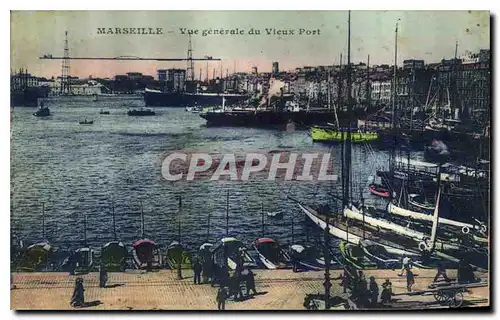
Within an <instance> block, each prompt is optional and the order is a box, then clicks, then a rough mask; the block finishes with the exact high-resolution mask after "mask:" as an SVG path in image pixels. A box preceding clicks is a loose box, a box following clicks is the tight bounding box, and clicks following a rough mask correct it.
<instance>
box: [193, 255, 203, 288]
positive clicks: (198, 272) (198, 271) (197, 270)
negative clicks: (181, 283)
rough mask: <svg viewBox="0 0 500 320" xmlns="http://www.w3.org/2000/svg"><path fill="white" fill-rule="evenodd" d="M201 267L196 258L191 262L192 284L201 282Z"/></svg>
mask: <svg viewBox="0 0 500 320" xmlns="http://www.w3.org/2000/svg"><path fill="white" fill-rule="evenodd" d="M202 269H203V267H202V265H201V263H200V262H199V261H198V260H195V262H194V263H193V273H194V276H193V278H194V284H201V271H202Z"/></svg>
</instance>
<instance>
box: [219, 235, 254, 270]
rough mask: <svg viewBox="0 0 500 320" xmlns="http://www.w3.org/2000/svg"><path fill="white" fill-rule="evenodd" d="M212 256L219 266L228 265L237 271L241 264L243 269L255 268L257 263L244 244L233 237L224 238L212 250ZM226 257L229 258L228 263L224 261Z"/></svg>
mask: <svg viewBox="0 0 500 320" xmlns="http://www.w3.org/2000/svg"><path fill="white" fill-rule="evenodd" d="M212 255H213V257H214V262H215V263H216V264H217V265H219V266H225V265H226V264H227V266H228V267H229V268H230V269H232V270H236V267H237V266H238V264H241V265H242V267H255V261H254V259H253V258H252V257H251V256H250V255H249V254H248V252H247V250H246V248H245V246H244V245H243V243H242V242H241V241H240V240H237V239H236V238H233V237H226V238H222V239H221V240H220V241H219V243H217V244H216V245H215V246H214V247H213V248H212ZM225 256H226V257H227V260H226V261H224V257H225Z"/></svg>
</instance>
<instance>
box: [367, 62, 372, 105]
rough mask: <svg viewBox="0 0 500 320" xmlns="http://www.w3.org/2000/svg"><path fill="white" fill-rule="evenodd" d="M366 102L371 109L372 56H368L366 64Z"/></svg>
mask: <svg viewBox="0 0 500 320" xmlns="http://www.w3.org/2000/svg"><path fill="white" fill-rule="evenodd" d="M366 100H367V102H368V107H370V106H371V101H372V95H371V87H370V55H368V60H367V63H366Z"/></svg>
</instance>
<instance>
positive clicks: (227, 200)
mask: <svg viewBox="0 0 500 320" xmlns="http://www.w3.org/2000/svg"><path fill="white" fill-rule="evenodd" d="M226 236H229V190H227V198H226Z"/></svg>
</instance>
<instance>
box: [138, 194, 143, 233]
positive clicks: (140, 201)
mask: <svg viewBox="0 0 500 320" xmlns="http://www.w3.org/2000/svg"><path fill="white" fill-rule="evenodd" d="M139 203H140V204H141V238H144V210H143V209H142V200H139Z"/></svg>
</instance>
